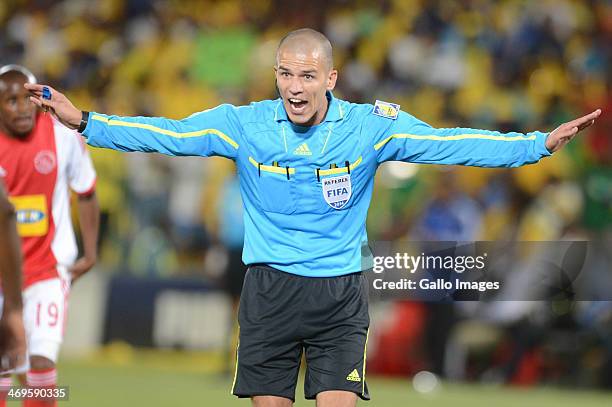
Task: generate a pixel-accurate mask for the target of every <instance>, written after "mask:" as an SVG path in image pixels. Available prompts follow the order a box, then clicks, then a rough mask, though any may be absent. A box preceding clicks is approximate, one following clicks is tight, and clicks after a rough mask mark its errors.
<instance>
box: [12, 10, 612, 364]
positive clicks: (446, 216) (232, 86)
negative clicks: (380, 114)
mask: <svg viewBox="0 0 612 407" xmlns="http://www.w3.org/2000/svg"><path fill="white" fill-rule="evenodd" d="M0 23H1V24H0V64H5V63H20V64H23V65H25V66H27V67H29V68H30V69H32V70H33V71H34V72H35V74H36V75H38V77H39V80H44V81H45V82H48V83H50V84H52V85H53V86H55V87H57V88H58V89H61V90H63V91H65V92H66V93H67V95H68V96H69V97H71V98H72V100H73V101H74V102H75V104H76V105H77V106H79V107H82V108H84V109H87V110H93V111H101V112H105V113H112V114H118V115H155V116H166V117H171V118H182V117H185V116H187V115H189V114H191V113H193V112H196V111H200V110H204V109H207V108H210V107H213V106H215V105H217V104H219V103H223V102H229V103H234V104H244V103H248V102H249V101H251V100H258V99H264V98H275V97H276V91H275V87H274V78H273V71H272V65H273V63H274V53H275V49H276V46H277V44H278V41H279V39H280V38H281V37H282V35H284V34H285V33H286V32H288V31H289V30H291V29H295V28H299V27H305V26H307V27H312V28H315V29H318V30H320V31H322V32H324V33H325V34H326V35H327V36H328V37H329V38H330V40H331V42H332V44H333V46H334V59H335V64H336V67H337V68H338V69H339V80H338V86H337V89H336V91H335V92H334V93H335V95H336V96H337V97H340V98H344V99H348V100H351V101H354V102H364V103H372V102H373V101H374V100H376V99H381V100H387V101H391V102H394V103H398V104H400V105H401V107H402V109H403V110H405V111H407V112H409V113H411V114H413V115H414V116H416V117H417V118H420V119H422V120H424V121H426V122H428V123H430V124H431V125H433V126H435V127H456V126H460V127H473V128H485V129H492V130H500V131H511V130H512V131H524V132H528V131H532V130H541V131H550V130H552V129H554V127H555V126H556V125H558V124H560V123H562V122H564V121H567V120H569V119H572V118H574V117H577V116H579V115H582V114H584V113H586V112H589V111H591V110H592V109H594V108H602V109H603V111H604V113H603V115H602V117H601V118H600V120H599V121H598V122H597V123H596V124H595V126H593V127H591V128H590V129H589V130H588V131H587V132H586V134H583V135H581V136H579V138H578V139H577V140H575V141H574V142H573V143H572V144H571V145H570V146H569V148H567V149H565V150H564V151H562V152H560V153H557V154H555V156H554V157H551V158H549V159H546V160H544V161H543V162H542V163H540V164H538V165H536V166H527V167H523V168H519V169H513V170H490V169H489V170H483V169H474V168H454V167H446V168H441V167H438V166H414V165H410V164H404V163H388V164H385V165H384V166H383V168H381V171H379V173H378V175H377V182H376V186H375V192H374V197H373V203H372V207H371V210H370V214H369V219H368V226H369V227H368V231H369V236H370V239H374V240H398V239H400V240H401V239H412V240H415V239H416V240H465V241H469V240H548V241H554V240H561V239H568V240H592V241H597V242H599V246H600V248H599V250H598V251H597V253H598V255H597V258H596V259H595V260H594V261H596V262H599V263H598V264H600V266H599V267H601V268H602V269H603V272H604V276H605V275H606V273H607V277H608V278H610V264H612V259H611V258H610V256H611V254H612V251H611V250H610V248H611V247H612V233H611V232H612V167H611V164H612V138H611V137H610V134H611V133H612V116H611V115H610V112H612V3H611V2H610V1H606V0H542V1H523V0H501V1H489V0H463V1H451V0H381V1H376V2H370V1H359V0H357V1H349V0H325V1H323V0H311V1H309V2H307V6H305V5H304V3H303V2H285V1H280V0H248V1H247V0H242V1H241V0H223V1H213V0H207V1H206V0H192V1H179V0H175V1H170V0H168V1H147V0H100V1H95V2H90V1H85V0H63V1H52V0H31V1H26V0H9V1H3V2H1V3H0ZM92 156H93V158H94V162H95V166H96V169H97V171H98V174H99V181H98V194H99V198H100V202H101V206H102V210H103V214H104V215H103V216H104V218H103V227H102V234H103V240H102V253H101V259H102V263H103V265H104V266H106V267H107V268H109V269H116V270H122V271H124V272H132V273H136V274H141V275H151V276H175V275H183V274H193V273H195V274H201V273H210V274H211V275H213V274H215V273H218V272H219V270H217V271H215V269H216V268H217V269H218V268H219V267H215V266H216V265H218V264H219V263H223V261H216V260H218V259H222V258H223V255H221V254H219V253H222V252H223V251H220V250H219V249H218V248H219V247H223V246H226V247H228V250H227V251H226V252H227V253H230V252H231V253H233V252H235V251H236V250H235V249H236V247H240V245H241V241H240V233H236V230H241V229H240V228H241V227H242V226H241V224H240V205H239V196H238V194H237V190H236V184H235V179H234V176H235V172H234V169H233V164H232V163H231V162H229V161H225V160H222V159H207V160H202V159H199V158H172V159H168V158H167V157H164V156H160V155H143V154H120V153H116V152H112V151H105V150H99V149H92ZM228 202H230V203H232V204H233V205H227V204H228ZM206 253H208V255H206ZM226 257H227V256H226ZM210 259H214V260H215V261H211V260H210ZM225 263H227V259H226V261H225ZM204 265H207V266H206V267H204ZM213 277H214V276H213ZM597 304H599V303H596V306H593V307H591V306H589V305H588V304H587V305H585V308H584V310H583V311H584V312H582V311H581V312H575V313H574V312H572V313H571V314H572V316H573V317H574V319H575V320H576V323H577V324H579V323H580V322H579V321H586V320H590V321H593V320H599V319H601V318H604V319H605V318H609V320H607V321H612V318H611V317H610V315H611V313H612V311H611V307H610V305H607V306H601V305H597ZM524 316H525V315H522V316H521V317H524ZM581 318H582V319H581ZM517 319H520V318H517ZM610 323H612V322H610ZM595 325H596V326H597V327H600V326H601V325H600V324H595ZM597 335H598V334H597V333H595V334H594V336H597ZM606 335H608V342H609V334H606ZM606 346H607V351H606V352H608V355H610V354H612V345H610V344H609V343H607V345H606ZM608 357H609V356H608ZM440 363H442V362H440ZM517 363H518V362H517ZM608 363H612V362H608Z"/></svg>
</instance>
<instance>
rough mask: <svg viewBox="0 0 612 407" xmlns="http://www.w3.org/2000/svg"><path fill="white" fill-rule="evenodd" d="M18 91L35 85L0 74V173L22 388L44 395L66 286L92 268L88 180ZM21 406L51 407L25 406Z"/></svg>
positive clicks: (75, 144) (65, 138)
mask: <svg viewBox="0 0 612 407" xmlns="http://www.w3.org/2000/svg"><path fill="white" fill-rule="evenodd" d="M25 83H28V84H33V83H35V78H34V76H33V75H32V73H31V72H30V71H28V70H27V69H26V68H24V67H21V66H18V65H7V66H4V67H2V68H0V171H2V174H3V178H4V182H5V184H6V188H7V190H8V194H9V198H10V200H11V203H12V204H13V206H14V207H15V210H16V213H17V229H18V232H19V235H20V236H21V246H22V251H23V255H24V267H23V275H24V282H23V316H24V326H25V330H26V337H27V344H28V345H27V346H28V354H29V358H30V370H29V371H28V373H27V375H26V383H27V385H28V386H31V387H46V388H52V387H54V386H55V385H56V376H57V373H56V370H55V363H56V360H57V356H58V352H59V349H60V344H61V342H62V338H63V334H64V325H65V319H66V315H67V301H68V294H69V291H70V286H71V283H72V282H74V281H75V280H76V279H78V278H79V277H81V276H82V275H83V274H84V273H86V272H87V271H88V270H89V269H91V267H92V266H93V265H94V263H95V261H96V256H97V247H96V246H97V237H98V223H99V209H98V202H97V199H96V197H95V188H94V187H95V181H96V174H95V171H94V168H93V165H92V163H91V160H90V158H89V155H88V153H87V149H86V147H85V145H84V143H83V142H82V138H81V137H79V136H78V135H77V134H76V132H74V131H73V130H70V129H68V128H66V127H65V126H63V125H62V124H61V123H59V122H57V121H56V120H54V119H53V118H52V117H51V115H49V114H47V113H44V112H41V111H39V109H37V108H36V106H34V105H33V104H32V103H30V101H29V95H30V93H29V92H28V91H27V90H26V89H25V88H24V84H25ZM70 189H72V190H73V191H75V192H76V193H77V194H78V199H77V209H78V213H79V220H80V228H81V234H82V237H83V251H84V256H83V257H81V258H80V259H78V260H77V261H76V262H75V258H76V257H77V254H78V252H77V246H76V241H75V237H74V231H73V228H72V223H71V220H70ZM24 405H25V406H28V407H38V406H50V405H56V401H54V400H36V399H28V400H26V401H25V403H24Z"/></svg>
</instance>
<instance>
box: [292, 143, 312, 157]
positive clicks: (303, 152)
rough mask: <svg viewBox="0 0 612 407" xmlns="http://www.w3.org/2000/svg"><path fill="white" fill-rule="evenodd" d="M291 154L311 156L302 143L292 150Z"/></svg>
mask: <svg viewBox="0 0 612 407" xmlns="http://www.w3.org/2000/svg"><path fill="white" fill-rule="evenodd" d="M293 154H296V155H312V152H311V151H310V149H309V148H308V144H306V143H302V144H300V145H299V146H298V148H296V149H295V150H293Z"/></svg>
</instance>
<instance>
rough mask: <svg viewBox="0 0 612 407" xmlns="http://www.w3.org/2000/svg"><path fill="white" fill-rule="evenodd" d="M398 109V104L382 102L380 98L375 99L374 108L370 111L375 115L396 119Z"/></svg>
mask: <svg viewBox="0 0 612 407" xmlns="http://www.w3.org/2000/svg"><path fill="white" fill-rule="evenodd" d="M399 111H400V105H398V104H395V103H389V102H383V101H382V100H377V101H376V103H375V104H374V110H373V111H372V113H374V114H375V115H378V116H381V117H386V118H387V119H393V120H395V119H397V115H398V114H399Z"/></svg>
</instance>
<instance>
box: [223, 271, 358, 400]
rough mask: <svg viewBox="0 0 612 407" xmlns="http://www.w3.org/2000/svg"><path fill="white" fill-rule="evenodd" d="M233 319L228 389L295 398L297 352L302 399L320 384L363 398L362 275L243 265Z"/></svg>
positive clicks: (244, 393) (321, 388)
mask: <svg viewBox="0 0 612 407" xmlns="http://www.w3.org/2000/svg"><path fill="white" fill-rule="evenodd" d="M238 323H239V324H240V337H239V343H238V349H237V356H236V372H235V376H234V383H233V386H232V393H233V394H234V395H236V396H238V397H252V396H279V397H285V398H288V399H291V400H293V401H295V386H296V384H297V379H298V372H299V367H300V362H301V359H302V354H304V355H305V359H306V378H305V382H304V396H305V397H306V398H307V399H315V398H316V396H317V394H318V393H320V392H323V391H327V390H344V391H350V392H353V393H356V394H357V395H358V396H359V397H361V398H362V399H363V400H369V399H370V396H369V394H368V387H367V385H366V383H365V367H366V366H365V365H366V357H365V353H366V344H367V338H368V328H369V325H370V317H369V315H368V284H367V279H366V277H365V275H363V273H354V274H348V275H344V276H339V277H324V278H323V277H321V278H318V277H302V276H297V275H293V274H289V273H285V272H282V271H279V270H276V269H274V268H271V267H268V266H265V265H254V266H250V267H249V269H248V271H247V274H246V278H245V281H244V286H243V289H242V296H241V298H240V309H239V312H238Z"/></svg>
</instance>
